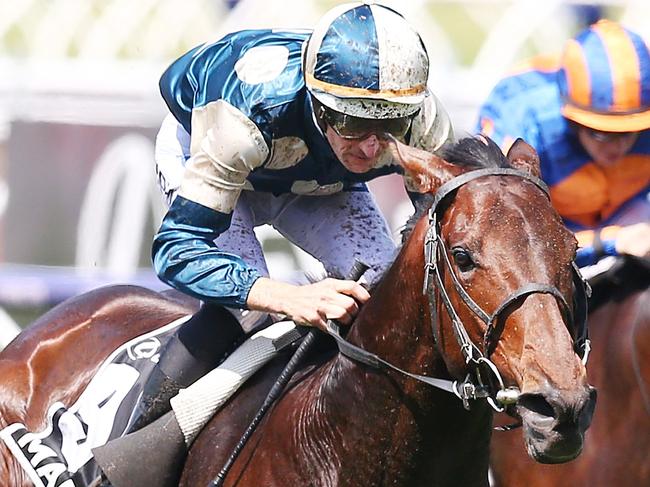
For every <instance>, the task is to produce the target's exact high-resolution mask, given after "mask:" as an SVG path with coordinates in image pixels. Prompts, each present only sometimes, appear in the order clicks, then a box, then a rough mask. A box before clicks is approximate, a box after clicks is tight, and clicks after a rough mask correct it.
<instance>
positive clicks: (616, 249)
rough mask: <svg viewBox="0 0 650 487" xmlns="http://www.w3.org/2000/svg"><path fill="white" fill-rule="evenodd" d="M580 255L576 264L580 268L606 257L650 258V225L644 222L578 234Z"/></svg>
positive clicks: (578, 254)
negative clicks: (632, 256)
mask: <svg viewBox="0 0 650 487" xmlns="http://www.w3.org/2000/svg"><path fill="white" fill-rule="evenodd" d="M576 238H577V239H578V246H579V248H578V253H577V256H576V263H577V264H578V266H580V267H584V266H586V265H591V264H595V263H596V262H598V260H599V259H601V258H603V257H606V256H616V255H624V254H626V255H634V256H636V257H649V256H650V223H648V222H642V223H636V224H634V225H628V226H608V227H604V228H602V229H598V230H584V231H581V232H578V233H576Z"/></svg>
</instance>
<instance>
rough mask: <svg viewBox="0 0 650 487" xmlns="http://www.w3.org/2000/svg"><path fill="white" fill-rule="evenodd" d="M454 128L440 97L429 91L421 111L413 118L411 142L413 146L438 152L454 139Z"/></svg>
mask: <svg viewBox="0 0 650 487" xmlns="http://www.w3.org/2000/svg"><path fill="white" fill-rule="evenodd" d="M453 139H454V130H453V128H452V126H451V120H450V119H449V114H448V113H447V110H445V107H443V106H442V103H441V102H440V100H438V98H437V97H436V96H435V95H434V94H433V93H431V92H430V91H428V92H427V96H426V97H425V99H424V103H423V104H422V108H421V109H420V112H419V113H418V114H417V115H416V117H415V119H414V120H413V127H412V129H411V143H410V145H411V146H413V147H417V148H418V149H424V150H426V151H429V152H436V151H437V150H439V149H440V148H441V147H442V146H443V145H444V144H445V142H447V141H453Z"/></svg>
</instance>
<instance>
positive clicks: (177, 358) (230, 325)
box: [125, 304, 245, 434]
mask: <svg viewBox="0 0 650 487" xmlns="http://www.w3.org/2000/svg"><path fill="white" fill-rule="evenodd" d="M244 338H245V334H244V331H243V330H242V328H241V326H240V325H239V322H238V321H237V320H236V319H235V318H234V317H233V316H232V314H231V313H230V312H228V311H227V310H226V309H225V308H223V307H221V306H216V305H209V304H204V305H203V306H202V307H201V309H200V310H199V311H198V312H197V313H195V314H194V316H192V317H191V318H190V319H189V320H188V321H186V322H185V323H183V324H182V325H181V326H180V327H179V329H178V330H177V331H176V333H175V334H174V336H173V337H172V338H171V339H170V341H169V342H168V343H167V345H166V346H165V348H164V349H163V351H162V353H161V356H160V360H159V362H158V364H157V365H156V366H155V367H154V369H153V370H152V372H151V374H150V375H149V377H148V378H147V382H146V383H145V385H144V388H143V392H142V397H141V398H140V402H139V403H138V405H137V406H136V408H135V410H134V413H133V415H132V418H131V422H130V424H129V426H128V427H127V430H126V431H125V434H128V433H132V432H134V431H137V430H139V429H141V428H142V427H144V426H146V425H148V424H150V423H152V422H153V421H155V420H156V419H158V418H159V417H161V416H162V415H163V414H165V413H166V412H168V411H169V410H170V409H171V406H170V403H169V401H170V399H171V398H172V397H174V396H175V395H176V394H177V393H178V391H179V390H180V389H183V388H186V387H188V386H189V385H191V384H192V383H194V382H195V381H196V380H197V379H199V378H200V377H202V376H203V375H205V374H207V373H208V372H210V371H211V370H212V369H214V368H215V367H217V366H218V365H219V364H220V363H221V362H223V361H224V360H225V359H226V357H227V356H228V355H229V354H230V353H231V352H232V351H233V350H234V349H235V348H236V347H237V346H239V345H240V344H241V343H242V341H243V340H244Z"/></svg>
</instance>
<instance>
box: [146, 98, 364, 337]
mask: <svg viewBox="0 0 650 487" xmlns="http://www.w3.org/2000/svg"><path fill="white" fill-rule="evenodd" d="M208 122H209V123H208ZM208 126H209V129H207V130H202V129H203V127H208ZM267 156H268V147H267V145H266V144H265V142H264V139H263V137H262V134H261V133H260V132H259V130H258V129H257V127H256V126H255V125H254V124H253V123H252V122H251V121H250V120H249V119H248V118H247V117H246V116H245V115H244V114H242V113H241V112H240V111H239V110H237V109H235V108H234V107H232V106H231V105H229V104H227V103H225V102H216V103H215V104H212V105H211V106H210V107H209V108H208V109H207V110H206V109H203V110H202V111H201V112H197V113H193V116H192V157H191V158H190V160H189V161H188V165H187V168H186V171H185V173H184V177H183V181H182V183H181V187H180V190H179V192H178V196H177V197H176V199H175V200H174V201H173V202H172V204H171V206H170V208H169V211H168V212H167V214H166V215H165V218H164V219H163V222H162V225H161V227H160V229H159V231H158V233H157V235H156V237H155V239H154V243H153V249H152V254H153V263H154V268H155V269H156V272H157V273H158V276H159V277H160V279H161V280H163V281H164V282H166V283H167V284H169V285H170V286H172V287H174V288H176V289H178V290H180V291H182V292H184V293H186V294H188V295H190V296H193V297H195V298H197V299H200V300H203V301H209V302H213V303H216V304H220V305H222V306H230V307H236V308H248V309H255V310H260V311H267V312H272V313H280V314H284V315H286V316H288V317H289V318H291V319H294V320H295V321H296V322H298V323H301V324H308V325H312V326H318V327H324V326H325V322H326V320H327V319H336V320H340V321H341V322H343V323H350V322H351V320H352V317H353V316H354V315H356V313H357V311H358V306H359V303H363V302H365V301H366V300H367V299H368V297H369V295H368V292H367V291H366V290H365V289H364V288H363V287H362V286H360V285H359V284H357V283H355V282H352V281H341V280H336V279H326V280H325V281H323V282H321V283H316V284H311V285H305V286H293V285H290V284H286V283H281V282H275V281H271V280H270V279H266V278H262V277H261V274H260V273H259V272H258V271H257V269H254V268H252V267H251V266H249V265H248V264H247V263H246V262H244V260H243V259H242V258H241V257H239V256H238V255H235V254H232V253H228V252H223V251H221V250H220V249H219V248H218V247H217V246H216V244H215V242H214V240H215V239H216V238H217V237H218V236H219V235H221V234H222V233H223V232H225V231H226V230H227V229H228V228H229V227H230V223H231V218H232V213H233V211H234V208H235V205H236V204H237V200H238V198H239V195H240V193H241V191H242V188H243V186H244V184H245V181H246V178H247V176H248V175H249V174H250V172H251V171H252V170H254V169H255V168H257V167H260V166H261V165H262V164H263V162H264V161H265V159H266V157H267Z"/></svg>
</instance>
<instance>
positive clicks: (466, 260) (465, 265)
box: [451, 247, 476, 272]
mask: <svg viewBox="0 0 650 487" xmlns="http://www.w3.org/2000/svg"><path fill="white" fill-rule="evenodd" d="M451 255H453V257H454V262H456V265H457V266H458V269H459V270H460V271H461V272H467V271H471V270H472V269H474V267H475V266H476V264H475V263H474V260H472V256H471V255H470V253H469V252H468V251H467V250H465V249H464V248H462V247H454V248H453V249H451Z"/></svg>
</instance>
